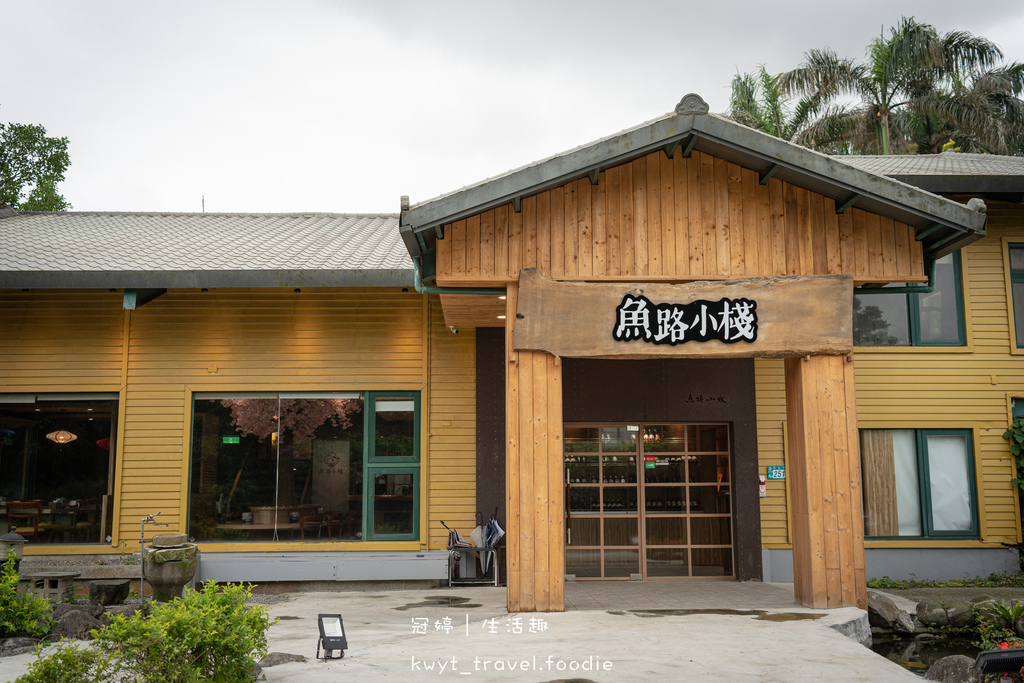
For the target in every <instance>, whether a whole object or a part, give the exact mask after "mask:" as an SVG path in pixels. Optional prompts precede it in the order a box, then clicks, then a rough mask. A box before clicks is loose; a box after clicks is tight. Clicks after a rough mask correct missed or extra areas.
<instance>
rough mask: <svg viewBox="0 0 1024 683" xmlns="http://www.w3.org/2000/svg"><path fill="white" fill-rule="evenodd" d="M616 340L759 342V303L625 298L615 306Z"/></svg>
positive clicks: (746, 300)
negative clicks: (656, 302)
mask: <svg viewBox="0 0 1024 683" xmlns="http://www.w3.org/2000/svg"><path fill="white" fill-rule="evenodd" d="M612 337H613V338H614V339H615V340H616V341H624V342H629V341H645V342H649V343H651V344H670V345H672V346H675V345H676V344H685V343H686V342H689V341H699V342H706V341H710V340H712V339H717V340H718V341H720V342H724V343H726V344H735V343H736V342H740V341H745V342H754V341H757V302H756V301H752V300H750V299H719V300H718V301H706V300H703V299H700V300H698V301H693V302H691V303H688V304H653V303H651V301H650V299H648V298H647V297H645V296H637V297H634V296H631V295H629V294H627V295H626V296H624V297H622V303H621V304H619V305H618V307H617V308H616V309H615V328H614V329H613V330H612Z"/></svg>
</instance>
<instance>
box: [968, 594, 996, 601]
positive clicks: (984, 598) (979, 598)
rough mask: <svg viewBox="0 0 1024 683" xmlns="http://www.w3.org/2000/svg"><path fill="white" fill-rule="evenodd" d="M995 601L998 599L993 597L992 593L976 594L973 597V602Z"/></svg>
mask: <svg viewBox="0 0 1024 683" xmlns="http://www.w3.org/2000/svg"><path fill="white" fill-rule="evenodd" d="M995 601H996V599H995V598H993V597H992V596H991V595H985V594H984V593H983V594H981V595H975V596H974V597H973V598H971V602H995Z"/></svg>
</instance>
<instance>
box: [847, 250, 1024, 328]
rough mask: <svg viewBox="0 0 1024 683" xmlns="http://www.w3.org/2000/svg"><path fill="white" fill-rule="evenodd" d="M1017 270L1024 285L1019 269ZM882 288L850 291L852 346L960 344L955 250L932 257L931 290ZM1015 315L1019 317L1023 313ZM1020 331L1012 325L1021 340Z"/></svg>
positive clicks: (960, 310) (1023, 294)
mask: <svg viewBox="0 0 1024 683" xmlns="http://www.w3.org/2000/svg"><path fill="white" fill-rule="evenodd" d="M1022 247H1024V245H1022ZM1011 254H1012V251H1011ZM1011 258H1012V257H1011ZM1019 258H1020V261H1021V264H1022V265H1021V268H1024V249H1022V253H1021V255H1020V256H1019ZM1021 273H1022V287H1024V270H1022V271H1021ZM885 289H886V288H885V287H879V288H878V290H877V291H868V290H864V289H860V290H857V291H856V293H855V294H854V296H853V344H854V346H963V345H964V343H965V338H966V335H965V333H964V315H963V311H964V303H963V288H962V286H961V277H960V254H959V253H954V254H949V255H946V256H943V257H942V258H941V259H939V260H938V261H936V263H935V289H934V291H932V292H931V293H928V294H890V293H886V291H885ZM1015 291H1016V290H1015ZM1021 305H1024V289H1022V291H1021ZM1019 319H1020V320H1024V311H1022V313H1021V316H1020V318H1019ZM1020 329H1021V328H1020V326H1018V340H1021V339H1022V337H1021V336H1020ZM1018 343H1020V341H1018Z"/></svg>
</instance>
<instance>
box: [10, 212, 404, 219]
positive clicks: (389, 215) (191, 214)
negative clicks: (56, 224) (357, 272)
mask: <svg viewBox="0 0 1024 683" xmlns="http://www.w3.org/2000/svg"><path fill="white" fill-rule="evenodd" d="M0 215H5V216H6V215H12V216H13V215H17V216H61V215H71V216H189V217H198V216H209V217H213V218H264V217H265V218H275V217H289V218H299V217H306V216H308V217H311V218H314V217H317V216H329V217H332V218H398V217H399V214H397V213H379V212H378V213H344V212H341V213H339V212H332V211H284V212H274V213H263V212H256V211H249V212H240V213H239V212H234V213H232V212H212V211H205V212H202V211H15V212H14V213H13V214H0Z"/></svg>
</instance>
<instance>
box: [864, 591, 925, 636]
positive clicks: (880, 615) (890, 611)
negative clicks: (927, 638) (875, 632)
mask: <svg viewBox="0 0 1024 683" xmlns="http://www.w3.org/2000/svg"><path fill="white" fill-rule="evenodd" d="M868 621H869V622H870V623H871V625H872V626H878V627H879V628H884V629H888V630H890V631H895V632H897V633H913V632H914V619H913V618H912V617H911V616H910V615H909V614H907V613H906V612H904V611H903V610H901V609H900V608H899V607H897V606H896V603H895V602H893V601H892V599H891V598H890V597H889V596H888V595H883V594H882V593H878V592H876V591H868Z"/></svg>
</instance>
